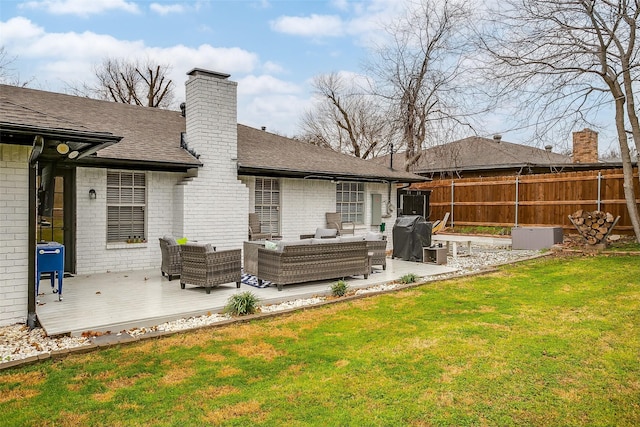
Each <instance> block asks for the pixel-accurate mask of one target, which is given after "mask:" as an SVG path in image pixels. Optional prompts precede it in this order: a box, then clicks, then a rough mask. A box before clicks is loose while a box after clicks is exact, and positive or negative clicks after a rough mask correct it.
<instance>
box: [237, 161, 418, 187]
mask: <svg viewBox="0 0 640 427" xmlns="http://www.w3.org/2000/svg"><path fill="white" fill-rule="evenodd" d="M238 175H248V176H273V177H279V178H302V179H324V180H334V181H364V182H384V183H387V182H407V183H409V182H410V183H414V182H424V181H430V179H429V178H425V177H416V178H410V177H400V176H395V177H394V176H381V175H358V174H348V173H338V172H323V171H302V170H292V169H274V168H268V167H256V166H242V165H238Z"/></svg>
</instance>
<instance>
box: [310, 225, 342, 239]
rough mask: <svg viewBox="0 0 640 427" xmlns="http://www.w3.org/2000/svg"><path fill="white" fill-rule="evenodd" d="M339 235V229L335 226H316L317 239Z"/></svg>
mask: <svg viewBox="0 0 640 427" xmlns="http://www.w3.org/2000/svg"><path fill="white" fill-rule="evenodd" d="M337 235H338V230H336V229H335V228H316V235H315V238H316V239H322V238H327V237H336V236H337Z"/></svg>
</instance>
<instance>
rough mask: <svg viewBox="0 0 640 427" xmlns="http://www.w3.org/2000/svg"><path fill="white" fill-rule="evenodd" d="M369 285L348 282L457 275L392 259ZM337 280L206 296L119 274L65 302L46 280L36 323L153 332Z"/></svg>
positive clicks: (321, 290) (223, 289)
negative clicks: (243, 295)
mask: <svg viewBox="0 0 640 427" xmlns="http://www.w3.org/2000/svg"><path fill="white" fill-rule="evenodd" d="M375 271H376V272H375V273H373V274H371V275H369V278H368V279H364V278H363V277H362V276H356V277H351V278H347V279H346V280H347V282H348V283H349V286H350V287H351V288H352V289H360V288H368V287H371V286H375V285H379V284H383V283H388V282H392V281H394V280H398V279H399V278H400V277H402V276H404V275H405V274H408V273H413V274H416V275H418V276H420V277H427V276H435V275H439V274H444V273H449V272H453V271H455V269H454V268H451V267H447V266H446V265H435V264H427V263H419V262H408V261H402V260H398V259H388V260H387V269H386V270H385V271H383V270H382V269H380V268H376V269H375ZM335 281H336V280H330V281H319V282H311V283H303V284H296V285H287V286H284V288H283V290H282V291H280V292H279V291H278V290H277V288H276V287H275V286H271V287H267V288H256V287H252V286H249V285H244V284H243V285H242V286H241V288H240V289H237V288H236V285H235V283H229V284H225V285H221V286H219V287H217V288H214V289H212V290H211V294H209V295H207V294H206V293H205V290H204V288H197V287H193V286H190V285H187V287H186V289H180V280H179V279H173V280H172V281H169V280H168V279H167V278H166V277H162V275H161V274H160V269H159V268H155V269H152V270H139V271H129V272H118V273H104V274H92V275H78V276H75V277H70V278H66V279H64V286H63V290H64V294H63V301H58V296H57V294H53V293H51V291H50V287H49V285H48V280H43V281H42V282H41V286H40V296H39V297H38V300H39V304H38V306H37V310H36V312H37V315H38V320H39V322H40V324H41V325H42V327H43V328H44V330H45V331H46V333H47V335H49V336H55V335H63V334H70V335H80V334H82V332H85V331H99V332H106V331H111V332H113V333H115V332H120V331H122V330H125V329H132V328H136V327H137V328H139V327H149V326H154V325H158V324H161V323H164V322H167V321H171V320H176V319H180V318H185V317H191V316H199V315H203V314H210V313H219V312H221V311H223V309H224V307H225V305H226V304H227V300H228V299H229V297H230V296H231V295H233V294H235V293H238V292H244V291H251V292H253V293H254V294H256V295H257V296H258V298H260V303H261V304H265V305H267V304H276V303H280V302H283V301H291V300H295V299H301V298H309V297H312V296H314V295H323V294H327V293H329V292H330V285H331V284H332V283H334V282H335Z"/></svg>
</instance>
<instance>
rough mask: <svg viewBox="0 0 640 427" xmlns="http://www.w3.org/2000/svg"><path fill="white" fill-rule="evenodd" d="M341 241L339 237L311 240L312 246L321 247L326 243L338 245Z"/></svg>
mask: <svg viewBox="0 0 640 427" xmlns="http://www.w3.org/2000/svg"><path fill="white" fill-rule="evenodd" d="M341 241H342V240H341V238H340V237H334V238H333V239H331V238H330V239H311V244H313V245H323V244H327V243H340V242H341Z"/></svg>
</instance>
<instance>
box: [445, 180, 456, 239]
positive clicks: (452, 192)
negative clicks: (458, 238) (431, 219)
mask: <svg viewBox="0 0 640 427" xmlns="http://www.w3.org/2000/svg"><path fill="white" fill-rule="evenodd" d="M453 187H455V181H454V180H453V179H452V180H451V221H450V223H451V228H453V207H454V205H455V203H454V202H453V197H454V191H453ZM445 225H446V224H445Z"/></svg>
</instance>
